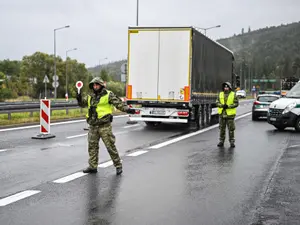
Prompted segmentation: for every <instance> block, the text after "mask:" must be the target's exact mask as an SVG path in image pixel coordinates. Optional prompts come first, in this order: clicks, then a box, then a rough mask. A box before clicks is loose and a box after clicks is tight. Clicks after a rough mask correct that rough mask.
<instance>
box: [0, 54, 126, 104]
mask: <svg viewBox="0 0 300 225" xmlns="http://www.w3.org/2000/svg"><path fill="white" fill-rule="evenodd" d="M56 74H57V76H58V77H59V80H58V82H59V86H58V87H57V98H64V97H65V93H66V80H68V87H67V90H68V95H69V98H72V97H73V98H74V97H76V92H77V89H76V87H75V84H76V82H77V81H78V80H81V81H82V82H83V83H84V87H83V91H86V92H88V91H90V90H88V83H89V82H90V80H91V79H92V78H93V76H97V75H98V76H102V77H103V78H104V80H105V81H106V82H107V87H108V88H110V89H111V90H112V91H113V92H115V93H116V94H117V95H119V96H124V92H125V91H124V84H121V83H119V82H115V81H113V80H112V79H111V75H109V74H108V72H107V71H106V70H102V71H101V74H99V73H98V74H92V73H91V72H89V71H88V69H87V68H86V66H85V64H84V63H80V62H78V61H77V60H75V59H70V58H67V59H66V60H63V59H62V58H61V57H56ZM45 75H47V77H48V79H49V83H47V97H48V98H53V97H54V87H53V86H52V82H53V81H54V80H53V75H54V56H53V55H48V54H46V53H42V52H35V53H34V54H32V55H29V56H24V57H23V58H22V60H21V61H17V60H9V59H6V60H3V61H0V101H4V100H7V99H14V98H18V97H20V96H28V97H29V98H31V99H39V98H44V96H45V83H43V81H44V77H45ZM66 77H67V79H66Z"/></svg>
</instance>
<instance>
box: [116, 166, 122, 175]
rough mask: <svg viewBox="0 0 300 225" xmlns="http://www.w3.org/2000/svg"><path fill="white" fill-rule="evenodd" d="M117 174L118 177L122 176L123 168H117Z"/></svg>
mask: <svg viewBox="0 0 300 225" xmlns="http://www.w3.org/2000/svg"><path fill="white" fill-rule="evenodd" d="M116 173H117V175H120V174H121V173H123V169H122V167H118V168H116Z"/></svg>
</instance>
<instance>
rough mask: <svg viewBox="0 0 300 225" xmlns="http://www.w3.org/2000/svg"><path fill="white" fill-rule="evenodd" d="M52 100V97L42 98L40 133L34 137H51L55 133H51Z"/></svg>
mask: <svg viewBox="0 0 300 225" xmlns="http://www.w3.org/2000/svg"><path fill="white" fill-rule="evenodd" d="M50 117H51V102H50V99H41V105H40V133H39V134H38V135H36V136H34V137H32V139H49V138H54V137H55V135H53V134H51V133H50Z"/></svg>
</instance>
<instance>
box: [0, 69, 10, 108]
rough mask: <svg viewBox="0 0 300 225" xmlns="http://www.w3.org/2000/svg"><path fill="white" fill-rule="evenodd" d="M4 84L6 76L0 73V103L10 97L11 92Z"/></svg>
mask: <svg viewBox="0 0 300 225" xmlns="http://www.w3.org/2000/svg"><path fill="white" fill-rule="evenodd" d="M5 83H6V76H5V74H4V73H3V72H0V102H2V101H4V100H5V99H9V98H11V97H12V92H11V90H10V89H8V88H7V87H6V86H5Z"/></svg>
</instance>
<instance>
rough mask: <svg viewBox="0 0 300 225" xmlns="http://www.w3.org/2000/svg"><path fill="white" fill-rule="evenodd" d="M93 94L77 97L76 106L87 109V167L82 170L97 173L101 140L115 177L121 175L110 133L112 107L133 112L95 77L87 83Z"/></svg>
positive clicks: (119, 163)
mask: <svg viewBox="0 0 300 225" xmlns="http://www.w3.org/2000/svg"><path fill="white" fill-rule="evenodd" d="M89 88H90V89H91V90H93V93H92V94H90V95H87V96H84V97H82V95H81V94H78V95H77V101H78V105H79V106H80V107H88V113H87V115H86V117H87V123H88V124H89V133H88V152H89V167H87V168H86V169H84V170H83V172H84V173H97V172H98V170H97V167H98V154H99V140H100V138H102V140H103V143H104V145H105V146H106V148H107V151H108V153H109V155H110V157H111V159H112V161H113V164H114V166H115V168H116V172H117V175H119V174H121V173H122V163H121V159H120V156H119V153H118V151H117V148H116V145H115V141H116V139H115V136H114V134H113V133H112V126H111V122H112V119H113V116H112V112H113V109H114V107H116V108H117V109H118V110H120V111H123V112H127V113H130V114H134V113H135V110H134V109H131V108H129V107H128V106H125V105H124V104H123V102H122V100H121V99H120V98H118V97H117V96H116V95H115V94H114V93H113V92H111V91H109V90H107V89H106V88H105V86H104V82H103V80H102V79H100V78H98V77H96V78H94V79H93V80H92V81H91V82H90V83H89Z"/></svg>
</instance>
